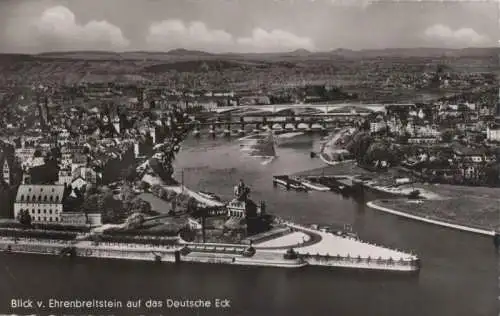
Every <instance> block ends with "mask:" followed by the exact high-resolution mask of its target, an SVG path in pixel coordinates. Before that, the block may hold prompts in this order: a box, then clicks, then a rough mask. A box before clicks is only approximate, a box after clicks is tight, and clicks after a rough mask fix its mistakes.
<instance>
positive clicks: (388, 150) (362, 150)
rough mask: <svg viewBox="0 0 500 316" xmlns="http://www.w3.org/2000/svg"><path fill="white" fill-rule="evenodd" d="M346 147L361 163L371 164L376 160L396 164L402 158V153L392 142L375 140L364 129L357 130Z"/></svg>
mask: <svg viewBox="0 0 500 316" xmlns="http://www.w3.org/2000/svg"><path fill="white" fill-rule="evenodd" d="M346 149H347V150H349V152H351V153H352V154H353V155H354V157H355V159H356V160H357V162H358V163H359V164H361V165H373V164H374V163H377V162H387V163H388V165H397V164H398V163H399V162H400V161H401V158H402V153H401V152H400V150H399V149H398V148H397V147H396V146H394V144H391V143H390V142H388V141H387V140H382V141H380V140H375V139H374V138H373V137H372V136H371V135H370V134H369V133H368V132H366V131H358V132H357V133H356V134H355V135H354V136H353V137H352V138H351V139H350V140H349V142H348V143H347V145H346Z"/></svg>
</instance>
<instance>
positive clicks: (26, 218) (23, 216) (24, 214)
mask: <svg viewBox="0 0 500 316" xmlns="http://www.w3.org/2000/svg"><path fill="white" fill-rule="evenodd" d="M18 221H19V222H20V223H21V224H23V225H26V226H31V215H30V213H29V212H28V210H23V211H21V212H19V214H18Z"/></svg>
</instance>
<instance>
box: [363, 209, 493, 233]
mask: <svg viewBox="0 0 500 316" xmlns="http://www.w3.org/2000/svg"><path fill="white" fill-rule="evenodd" d="M366 205H367V206H368V207H370V208H373V209H375V210H378V211H382V212H385V213H389V214H393V215H397V216H401V217H406V218H410V219H413V220H417V221H420V222H424V223H429V224H434V225H439V226H442V227H448V228H453V229H458V230H461V231H466V232H469V233H476V234H480V235H486V236H495V231H493V230H487V229H480V228H474V227H467V226H463V225H458V224H453V223H449V222H445V221H440V220H437V219H431V218H426V217H422V216H417V215H412V214H409V213H406V212H400V211H396V210H393V209H390V208H387V207H384V206H381V205H378V204H376V201H372V202H368V203H366Z"/></svg>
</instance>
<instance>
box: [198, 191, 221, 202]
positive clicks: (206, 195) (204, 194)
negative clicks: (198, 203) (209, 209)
mask: <svg viewBox="0 0 500 316" xmlns="http://www.w3.org/2000/svg"><path fill="white" fill-rule="evenodd" d="M198 194H199V195H201V196H202V197H204V198H206V199H209V200H213V201H218V202H220V201H222V199H221V198H220V197H219V196H217V195H216V194H215V193H212V192H206V191H198Z"/></svg>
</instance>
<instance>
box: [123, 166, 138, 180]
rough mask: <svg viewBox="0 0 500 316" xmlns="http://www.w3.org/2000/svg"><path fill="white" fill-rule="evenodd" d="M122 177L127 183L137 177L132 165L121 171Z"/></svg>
mask: <svg viewBox="0 0 500 316" xmlns="http://www.w3.org/2000/svg"><path fill="white" fill-rule="evenodd" d="M122 177H123V179H125V180H126V181H128V182H133V181H134V180H135V179H136V177H137V171H136V168H135V166H134V165H130V166H128V167H127V168H126V169H123V170H122Z"/></svg>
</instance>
